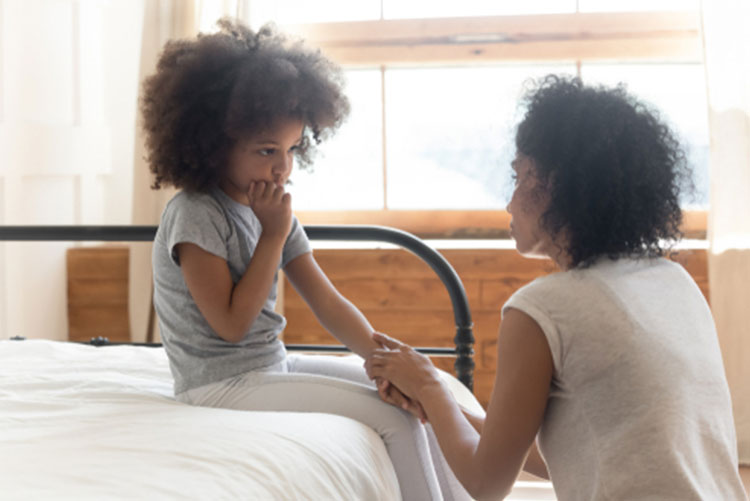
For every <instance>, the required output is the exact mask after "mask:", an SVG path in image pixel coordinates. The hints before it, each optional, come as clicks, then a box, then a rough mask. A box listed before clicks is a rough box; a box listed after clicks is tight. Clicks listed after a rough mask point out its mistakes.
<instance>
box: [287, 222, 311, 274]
mask: <svg viewBox="0 0 750 501" xmlns="http://www.w3.org/2000/svg"><path fill="white" fill-rule="evenodd" d="M311 251H312V247H311V246H310V240H309V239H308V238H307V233H305V229H304V228H303V227H302V225H301V224H300V222H299V221H298V220H297V216H293V217H292V229H291V230H290V231H289V236H288V237H287V239H286V243H285V244H284V249H283V250H282V252H281V267H282V268H284V267H285V266H286V265H287V264H289V263H290V262H292V261H293V260H294V258H296V257H299V256H301V255H302V254H305V253H307V252H311Z"/></svg>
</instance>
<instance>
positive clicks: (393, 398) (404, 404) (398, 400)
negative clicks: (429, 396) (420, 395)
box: [375, 378, 427, 424]
mask: <svg viewBox="0 0 750 501" xmlns="http://www.w3.org/2000/svg"><path fill="white" fill-rule="evenodd" d="M375 385H376V386H377V388H378V394H379V395H380V398H382V399H383V401H384V402H388V403H389V404H391V405H394V406H396V407H399V408H401V409H403V410H405V411H407V412H409V413H410V414H412V415H413V416H414V417H415V418H417V419H419V421H420V422H421V423H422V424H424V423H426V422H427V414H426V413H425V411H424V409H423V408H422V405H421V404H420V403H419V402H416V401H414V400H412V399H410V398H409V397H407V396H405V395H404V394H403V393H401V390H399V389H398V388H396V387H395V386H394V385H392V384H391V383H390V381H388V380H387V379H382V378H375Z"/></svg>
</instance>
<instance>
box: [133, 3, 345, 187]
mask: <svg viewBox="0 0 750 501" xmlns="http://www.w3.org/2000/svg"><path fill="white" fill-rule="evenodd" d="M218 25H219V28H220V30H219V32H217V33H214V34H200V35H198V37H197V38H195V39H191V40H172V41H169V42H167V44H166V46H165V47H164V50H163V52H162V53H161V56H160V57H159V62H158V64H157V68H156V73H155V74H153V75H152V76H150V77H149V78H147V79H146V80H145V82H144V87H143V94H142V99H141V103H140V107H141V112H142V115H143V127H144V130H145V132H146V152H147V160H148V163H149V167H150V169H151V172H152V173H153V174H154V183H153V186H152V187H153V188H154V189H158V188H160V187H161V186H162V185H172V186H174V187H176V188H182V189H185V190H188V191H206V190H207V189H209V188H210V187H211V186H214V185H216V184H217V182H218V180H219V177H220V176H221V175H222V169H223V168H224V166H225V163H226V158H227V154H228V152H229V150H230V148H231V147H232V145H233V144H234V142H235V141H237V140H238V139H240V138H242V137H243V136H247V135H248V134H252V133H255V132H258V131H260V130H262V129H263V128H265V127H268V126H270V125H272V124H273V122H274V121H275V120H276V119H279V118H296V119H300V120H302V122H303V123H304V124H305V135H304V137H303V141H302V144H301V146H300V148H299V149H298V151H297V157H298V160H299V161H300V163H301V164H302V166H303V167H306V166H308V165H309V163H310V160H311V156H312V149H313V147H314V144H318V143H320V141H321V140H322V139H324V138H325V137H326V136H327V135H329V134H331V133H333V132H334V131H335V130H336V129H337V128H338V127H339V125H341V123H342V122H343V121H344V119H345V118H346V116H347V115H348V113H349V102H348V100H347V98H346V96H345V95H344V93H343V76H342V73H341V70H340V68H338V66H336V65H335V64H333V63H332V62H330V61H329V60H328V59H326V58H325V57H324V56H323V55H322V54H321V53H320V51H318V50H312V49H309V48H306V47H305V46H303V45H302V43H301V42H298V41H291V40H289V39H288V38H287V37H285V36H284V35H282V34H280V33H278V32H277V31H276V30H275V29H274V28H273V27H272V26H264V27H263V28H261V29H260V30H259V31H258V32H257V33H256V32H253V31H252V30H250V29H249V28H248V27H247V26H245V25H243V24H241V23H240V22H238V21H236V20H232V19H229V18H224V19H222V20H220V21H219V23H218Z"/></svg>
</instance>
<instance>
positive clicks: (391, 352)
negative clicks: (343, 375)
mask: <svg viewBox="0 0 750 501" xmlns="http://www.w3.org/2000/svg"><path fill="white" fill-rule="evenodd" d="M373 339H374V340H375V341H376V342H377V343H379V344H380V345H381V346H383V348H380V349H377V350H375V351H373V353H372V355H371V356H370V357H369V358H368V359H367V360H366V361H365V370H366V371H367V375H368V376H369V377H370V378H371V379H375V378H381V379H385V380H387V381H389V382H390V383H391V384H393V385H395V386H396V387H397V388H398V389H399V390H400V392H401V393H402V394H403V395H404V396H405V397H406V398H408V399H409V400H410V401H411V402H415V403H417V404H418V403H419V400H420V399H419V396H420V394H421V393H422V391H424V389H426V388H428V387H430V386H432V385H435V384H438V385H439V384H440V375H439V374H438V372H437V369H436V368H435V366H434V365H432V362H431V361H430V359H429V358H427V357H426V356H424V355H422V354H420V353H417V352H416V351H415V350H414V349H412V348H411V347H410V346H408V345H406V344H404V343H401V342H400V341H396V340H395V339H393V338H391V337H389V336H386V335H385V334H381V333H378V332H376V333H375V334H374V335H373ZM381 396H382V394H381ZM420 407H421V406H420Z"/></svg>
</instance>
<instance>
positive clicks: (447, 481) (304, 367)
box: [287, 355, 471, 501]
mask: <svg viewBox="0 0 750 501" xmlns="http://www.w3.org/2000/svg"><path fill="white" fill-rule="evenodd" d="M287 360H288V361H289V363H288V370H289V372H292V373H306V374H318V375H321V376H329V377H335V378H338V379H346V380H348V381H352V382H355V383H359V384H362V385H365V386H369V387H371V388H375V384H374V383H373V382H372V381H371V380H370V378H368V377H367V373H366V372H365V370H364V368H363V367H362V362H361V359H359V358H357V359H352V358H349V357H346V358H345V357H335V356H320V355H289V356H288V357H287ZM424 428H425V431H426V433H427V444H428V447H429V451H430V456H431V458H432V463H433V466H434V468H435V473H436V474H437V478H438V482H439V484H440V490H441V492H442V494H443V499H444V500H445V501H459V500H470V499H471V496H470V495H469V493H468V492H467V491H466V489H464V487H463V486H462V485H461V482H459V481H458V479H457V478H456V476H455V474H454V473H453V470H451V468H450V466H449V465H448V462H447V461H446V460H445V456H443V452H442V451H441V450H440V445H439V444H438V441H437V437H436V436H435V432H433V431H432V426H430V425H429V424H427V425H426V426H425V427H424Z"/></svg>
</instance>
